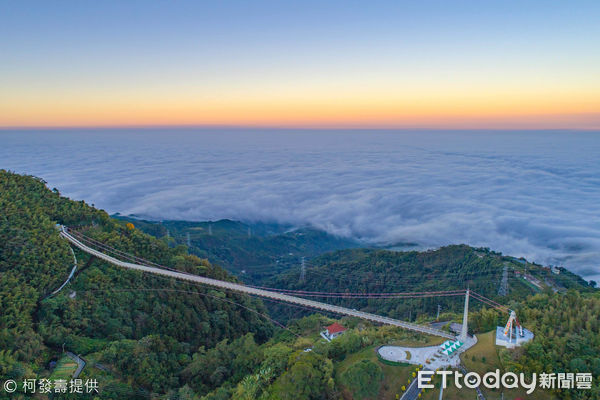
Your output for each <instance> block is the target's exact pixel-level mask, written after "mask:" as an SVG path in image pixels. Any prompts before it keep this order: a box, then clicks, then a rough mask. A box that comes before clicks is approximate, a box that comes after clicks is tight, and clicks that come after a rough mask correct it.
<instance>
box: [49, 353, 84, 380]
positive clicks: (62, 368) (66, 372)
mask: <svg viewBox="0 0 600 400" xmlns="http://www.w3.org/2000/svg"><path fill="white" fill-rule="evenodd" d="M76 370H77V363H76V362H75V361H74V360H73V359H72V358H71V357H69V356H64V357H62V358H61V359H60V360H58V362H57V363H56V367H55V368H54V370H53V371H52V374H51V375H50V379H66V380H69V379H71V378H72V377H73V374H74V373H75V371H76Z"/></svg>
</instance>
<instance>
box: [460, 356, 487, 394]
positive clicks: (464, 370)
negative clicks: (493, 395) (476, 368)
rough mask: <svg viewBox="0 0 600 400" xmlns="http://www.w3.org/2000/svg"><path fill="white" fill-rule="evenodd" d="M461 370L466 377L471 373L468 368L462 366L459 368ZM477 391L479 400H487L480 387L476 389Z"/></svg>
mask: <svg viewBox="0 0 600 400" xmlns="http://www.w3.org/2000/svg"><path fill="white" fill-rule="evenodd" d="M458 368H459V369H460V372H462V373H463V374H464V375H466V374H468V373H469V371H468V370H467V368H466V367H465V366H464V365H462V364H460V366H459V367H458ZM475 390H476V391H477V400H485V396H484V395H483V392H482V391H481V389H480V388H479V386H477V387H476V388H475Z"/></svg>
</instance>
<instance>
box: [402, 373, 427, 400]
mask: <svg viewBox="0 0 600 400" xmlns="http://www.w3.org/2000/svg"><path fill="white" fill-rule="evenodd" d="M417 382H418V379H417V378H415V379H413V381H412V382H411V383H410V385H408V388H407V389H406V392H404V394H403V395H402V397H400V400H416V399H418V398H419V393H421V391H422V390H423V389H420V388H419V385H417Z"/></svg>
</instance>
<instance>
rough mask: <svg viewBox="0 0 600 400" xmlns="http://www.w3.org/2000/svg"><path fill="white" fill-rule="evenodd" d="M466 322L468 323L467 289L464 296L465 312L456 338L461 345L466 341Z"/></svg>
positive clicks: (467, 328) (467, 329)
mask: <svg viewBox="0 0 600 400" xmlns="http://www.w3.org/2000/svg"><path fill="white" fill-rule="evenodd" d="M468 322H469V289H467V293H466V294H465V311H464V314H463V323H462V329H461V331H460V336H459V337H458V339H459V340H460V341H461V342H463V343H464V342H465V340H467V332H468V331H469V327H468Z"/></svg>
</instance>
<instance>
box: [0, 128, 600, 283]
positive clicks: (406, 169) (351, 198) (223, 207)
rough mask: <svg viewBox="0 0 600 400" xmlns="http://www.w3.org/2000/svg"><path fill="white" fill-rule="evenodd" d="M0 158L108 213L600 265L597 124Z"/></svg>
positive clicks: (66, 142)
mask: <svg viewBox="0 0 600 400" xmlns="http://www.w3.org/2000/svg"><path fill="white" fill-rule="evenodd" d="M0 143H2V145H1V146H0V160H1V165H0V167H1V168H8V169H11V170H15V171H17V172H23V173H30V174H34V175H37V176H40V177H43V178H44V179H45V180H46V181H48V184H49V185H50V187H57V188H59V189H60V190H61V192H62V193H63V194H65V195H67V196H70V197H72V198H75V199H85V200H86V201H88V202H90V203H94V204H95V205H96V206H98V207H101V208H104V209H106V210H107V211H108V212H111V213H112V212H120V213H122V214H137V215H142V216H145V217H149V218H154V219H186V220H208V219H219V218H231V219H240V220H254V221H256V220H262V221H278V222H286V223H294V224H311V225H314V226H315V227H318V228H322V229H325V230H327V231H329V232H332V233H335V234H339V235H344V236H352V237H356V238H360V239H363V240H367V241H370V242H373V243H378V244H390V243H395V242H417V243H420V244H422V245H426V246H440V245H444V244H449V243H468V244H471V245H474V246H487V247H490V248H492V249H495V250H499V251H502V252H503V253H505V254H511V255H515V256H525V257H526V258H528V259H530V260H534V261H537V262H540V263H552V264H563V265H565V266H566V267H567V268H570V269H572V270H573V271H576V272H578V273H580V274H582V275H584V276H585V277H587V278H589V279H597V280H598V279H599V278H600V269H599V267H600V201H599V200H600V174H599V172H600V134H598V133H555V132H544V133H541V132H536V133H514V132H513V133H490V132H487V133H485V132H479V133H475V132H471V133H456V132H433V133H431V132H415V133H406V132H400V133H384V132H378V133H369V132H362V133H358V132H353V133H348V132H316V131H311V132H290V131H281V132H275V131H270V132H248V131H244V132H242V131H237V132H225V131H212V132H211V131H138V132H132V131H127V132H117V131H101V132H67V133H55V132H54V133H51V132H40V133H29V132H27V133H26V132H15V133H1V132H0Z"/></svg>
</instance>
